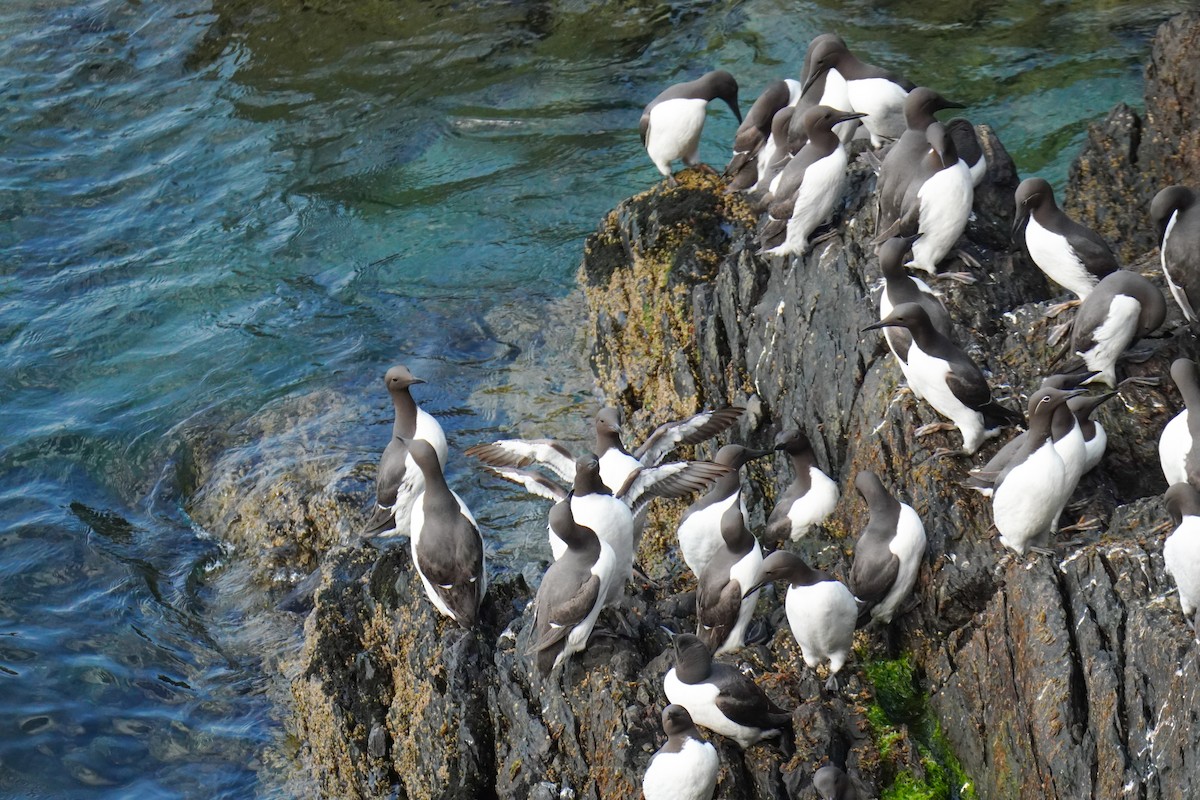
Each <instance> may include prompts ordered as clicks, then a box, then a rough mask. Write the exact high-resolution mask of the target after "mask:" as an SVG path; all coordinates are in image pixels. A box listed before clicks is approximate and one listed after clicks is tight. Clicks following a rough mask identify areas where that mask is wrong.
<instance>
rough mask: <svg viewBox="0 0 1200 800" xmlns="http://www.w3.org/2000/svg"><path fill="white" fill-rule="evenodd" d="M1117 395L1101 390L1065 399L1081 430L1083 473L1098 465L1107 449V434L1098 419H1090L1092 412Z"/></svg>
mask: <svg viewBox="0 0 1200 800" xmlns="http://www.w3.org/2000/svg"><path fill="white" fill-rule="evenodd" d="M1116 396H1117V393H1116V392H1103V393H1102V394H1096V395H1080V396H1079V397H1072V398H1071V399H1070V400H1068V401H1067V408H1069V409H1071V413H1072V414H1074V415H1075V421H1076V422H1077V423H1078V424H1079V430H1080V431H1082V432H1083V449H1084V453H1085V456H1084V461H1083V474H1085V475H1086V474H1087V473H1089V472H1091V471H1092V470H1094V469H1095V468H1096V467H1098V466H1100V462H1101V461H1103V460H1104V452H1105V451H1106V450H1107V449H1108V434H1107V433H1106V432H1105V431H1104V426H1103V425H1101V424H1100V421H1099V420H1095V419H1092V414H1094V413H1095V412H1096V409H1097V408H1099V407H1100V406H1101V404H1103V403H1107V402H1108V401H1109V400H1111V399H1113V398H1114V397H1116Z"/></svg>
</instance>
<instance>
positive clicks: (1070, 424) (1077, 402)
mask: <svg viewBox="0 0 1200 800" xmlns="http://www.w3.org/2000/svg"><path fill="white" fill-rule="evenodd" d="M1093 375H1095V373H1094V372H1079V373H1074V374H1067V375H1050V376H1048V377H1046V378H1044V379H1043V380H1042V385H1041V386H1040V387H1038V388H1040V389H1049V388H1053V389H1064V390H1066V389H1075V388H1078V387H1079V385H1080V384H1082V383H1083V382H1084V381H1085V380H1087V379H1088V378H1091V377H1092V376H1093ZM1114 396H1115V393H1114V392H1108V393H1105V394H1101V395H1086V394H1085V395H1079V396H1077V397H1072V398H1070V399H1069V400H1067V402H1066V403H1064V404H1062V405H1060V406H1058V407H1057V408H1056V409H1055V410H1054V415H1053V417H1052V418H1051V421H1050V439H1051V441H1052V442H1053V444H1054V449H1055V450H1056V451H1057V452H1058V455H1059V457H1060V458H1061V459H1062V460H1063V466H1064V468H1065V475H1066V483H1067V484H1068V485H1069V486H1071V487H1072V491H1074V487H1075V485H1076V484H1077V483H1078V482H1079V478H1080V477H1082V476H1083V475H1084V473H1086V472H1088V471H1090V470H1092V469H1094V468H1095V467H1096V465H1097V464H1099V463H1100V459H1102V458H1103V457H1104V450H1105V448H1106V447H1107V445H1108V437H1107V435H1106V434H1105V432H1104V428H1103V427H1102V426H1100V424H1099V423H1098V422H1096V421H1094V420H1092V419H1091V413H1092V411H1094V410H1095V409H1096V408H1097V407H1098V406H1099V405H1100V404H1101V403H1103V402H1105V401H1106V400H1108V399H1110V398H1112V397H1114ZM1028 437H1029V432H1028V431H1022V432H1021V433H1018V434H1017V435H1016V436H1014V437H1013V438H1011V439H1009V440H1008V441H1007V442H1006V443H1005V444H1004V446H1003V447H1001V448H1000V449H999V450H997V451H996V454H995V455H994V456H992V458H991V459H990V460H989V461H988V462H987V464H985V465H984V466H982V467H980V468H979V469H974V470H971V476H970V478H968V479H967V480H966V481H964V482H963V486H965V487H967V488H969V489H975V490H976V491H978V492H979V493H980V494H982V495H983V496H984V497H991V496H992V490H993V489H994V488H995V482H996V478H998V477H999V476H1000V473H1002V472H1003V471H1004V468H1005V467H1006V466H1008V463H1009V462H1010V461H1012V459H1013V457H1014V456H1015V455H1017V453H1019V452H1021V448H1022V447H1024V445H1025V441H1026V439H1028ZM1070 494H1071V492H1067V496H1068V498H1069V496H1070ZM1059 511H1060V514H1061V509H1060V510H1059ZM1055 519H1057V516H1056V517H1055Z"/></svg>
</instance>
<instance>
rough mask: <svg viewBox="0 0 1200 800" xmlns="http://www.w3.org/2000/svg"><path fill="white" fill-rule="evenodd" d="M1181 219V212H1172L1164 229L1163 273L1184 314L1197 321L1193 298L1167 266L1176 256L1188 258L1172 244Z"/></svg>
mask: <svg viewBox="0 0 1200 800" xmlns="http://www.w3.org/2000/svg"><path fill="white" fill-rule="evenodd" d="M1178 220H1179V212H1178V211H1174V212H1172V213H1171V218H1170V219H1169V220H1167V227H1166V230H1164V231H1163V240H1162V246H1161V247H1160V248H1159V260H1160V262H1161V263H1162V270H1163V275H1165V276H1166V278H1167V288H1169V289H1170V290H1171V296H1172V297H1174V298H1175V303H1176V304H1177V305H1178V306H1179V309H1180V310H1181V311H1182V312H1183V316H1184V317H1186V318H1187V319H1188V320H1189V321H1191V322H1196V321H1197V320H1196V313H1197V312H1196V309H1194V308H1192V304H1191V300H1190V299H1189V298H1188V297H1187V295H1185V294H1184V291H1183V289H1182V288H1181V287H1180V286H1179V285H1178V284H1177V283H1175V281H1174V279H1172V277H1171V270H1169V269H1168V268H1167V262H1168V261H1174V260H1175V259H1176V258H1186V257H1187V256H1188V254H1187V253H1181V254H1176V253H1175V252H1174V251H1175V248H1174V247H1172V246H1171V245H1170V240H1171V231H1172V230H1173V229H1174V228H1175V223H1176V222H1177V221H1178Z"/></svg>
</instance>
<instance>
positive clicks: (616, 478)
mask: <svg viewBox="0 0 1200 800" xmlns="http://www.w3.org/2000/svg"><path fill="white" fill-rule="evenodd" d="M641 466H642V462H640V461H638V460H637V459H636V458H634V457H633V456H631V455H629V454H628V453H622V452H621V451H620V450H618V449H617V448H615V447H610V448H608V450H607V451H605V453H604V455H602V456H600V480H601V481H602V482H603V483H604V485H605V486H607V487H608V488H609V489H611V490H612V491H613V492H618V491H620V490H621V487H622V486H624V485H625V481H626V479H628V478H629V476H630V475H631V474H632V473H633V471H634V470H636V469H638V468H640V467H641Z"/></svg>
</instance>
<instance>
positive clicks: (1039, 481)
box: [992, 388, 1086, 556]
mask: <svg viewBox="0 0 1200 800" xmlns="http://www.w3.org/2000/svg"><path fill="white" fill-rule="evenodd" d="M1085 393H1086V390H1085V389H1072V390H1070V391H1064V390H1061V389H1054V388H1046V389H1040V390H1038V391H1037V392H1034V394H1033V395H1032V396H1031V397H1030V398H1029V430H1028V431H1027V432H1026V434H1025V440H1024V442H1023V444H1022V445H1021V447H1020V448H1019V449H1018V450H1017V452H1015V453H1014V454H1013V455H1012V457H1011V458H1010V459H1009V461H1008V463H1007V464H1006V465H1005V467H1004V469H1003V470H1001V472H1000V474H999V475H998V476H997V477H996V480H995V483H994V484H993V489H992V519H993V521H994V523H995V525H996V530H998V531H999V532H1000V544H1002V545H1004V546H1005V547H1007V548H1009V549H1010V550H1015V551H1016V553H1017V555H1022V556H1023V555H1025V551H1026V550H1028V549H1030V548H1031V547H1036V548H1039V549H1043V550H1044V549H1045V548H1047V547H1049V545H1050V541H1049V538H1050V532H1051V530H1052V529H1053V528H1054V526H1055V524H1056V523H1057V521H1058V515H1059V514H1060V513H1061V512H1062V509H1063V506H1065V505H1066V502H1067V499H1068V498H1069V497H1070V492H1071V491H1072V490H1073V489H1074V488H1075V487H1074V486H1068V485H1067V468H1066V464H1065V463H1064V462H1063V459H1062V456H1061V455H1059V452H1058V450H1057V449H1056V448H1055V446H1054V438H1053V436H1052V435H1051V424H1052V421H1053V419H1054V412H1055V410H1056V409H1057V408H1058V407H1059V406H1060V405H1063V404H1064V403H1066V402H1067V400H1069V399H1070V398H1072V397H1076V396H1078V395H1082V394H1085Z"/></svg>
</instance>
